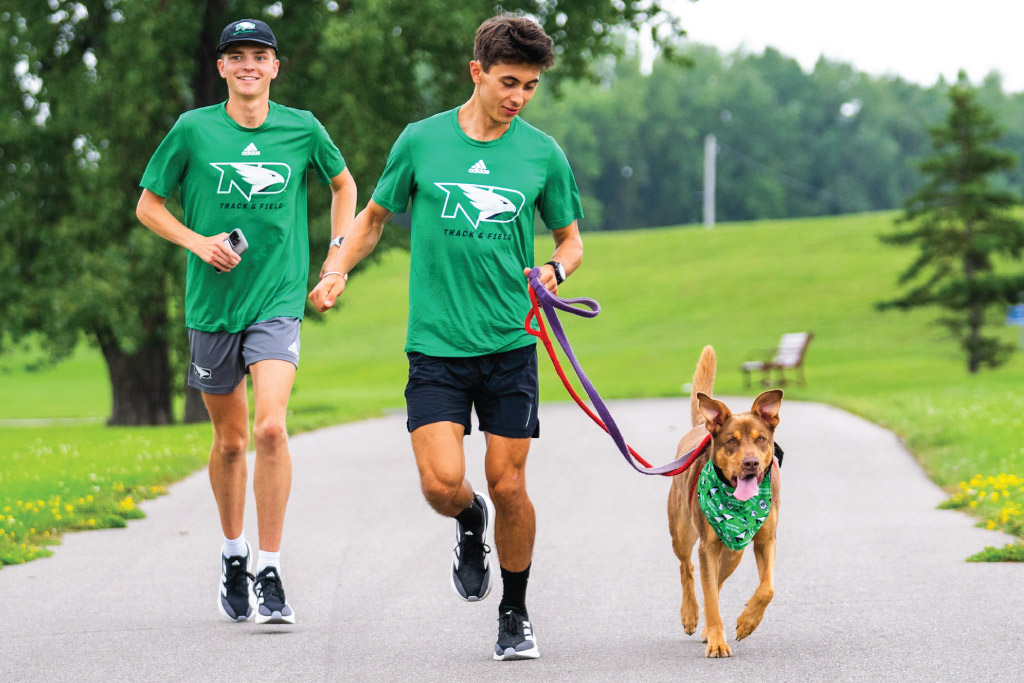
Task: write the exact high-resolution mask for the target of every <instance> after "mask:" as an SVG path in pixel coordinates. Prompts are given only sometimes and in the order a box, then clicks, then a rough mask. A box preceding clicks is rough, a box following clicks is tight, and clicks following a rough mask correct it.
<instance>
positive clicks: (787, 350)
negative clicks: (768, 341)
mask: <svg viewBox="0 0 1024 683" xmlns="http://www.w3.org/2000/svg"><path fill="white" fill-rule="evenodd" d="M813 338H814V334H813V333H811V332H790V333H789V334H784V335H782V338H781V339H779V346H778V348H776V349H769V350H767V351H766V352H765V353H764V357H765V360H751V361H747V362H745V363H744V364H743V365H742V366H740V369H741V370H742V371H743V375H744V386H747V387H749V386H750V374H751V373H753V372H757V371H758V370H760V371H761V372H763V373H764V377H763V378H762V379H761V384H762V385H764V386H766V387H770V386H771V385H772V384H775V385H777V386H780V387H781V386H785V384H786V374H785V371H786V370H796V371H797V372H798V373H799V375H800V376H799V382H800V384H804V355H805V354H806V353H807V347H808V345H809V344H810V343H811V339H813ZM769 356H771V360H767V358H768V357H769ZM772 370H775V371H776V373H777V375H778V378H777V379H775V380H774V381H773V380H772Z"/></svg>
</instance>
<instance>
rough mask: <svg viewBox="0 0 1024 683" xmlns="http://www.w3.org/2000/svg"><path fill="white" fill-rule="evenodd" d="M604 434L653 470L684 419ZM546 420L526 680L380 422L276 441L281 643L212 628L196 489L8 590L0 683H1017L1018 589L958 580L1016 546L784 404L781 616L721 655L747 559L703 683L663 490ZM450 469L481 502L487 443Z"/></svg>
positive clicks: (405, 448) (211, 576)
mask: <svg viewBox="0 0 1024 683" xmlns="http://www.w3.org/2000/svg"><path fill="white" fill-rule="evenodd" d="M726 400H727V402H728V403H729V404H730V405H731V406H733V407H734V408H737V407H738V408H739V409H747V408H748V407H749V405H747V404H748V403H749V399H744V400H739V399H726ZM611 408H612V411H613V414H614V415H615V416H616V419H617V421H618V423H619V426H620V427H621V428H622V430H623V432H624V434H625V435H626V436H627V439H628V440H629V441H630V443H632V444H633V445H634V446H635V447H636V448H637V450H638V451H639V452H640V453H641V454H642V455H643V456H644V457H645V458H647V459H648V460H651V461H655V462H657V463H662V462H666V461H668V460H670V459H671V458H672V457H673V456H674V448H675V444H676V442H677V440H678V439H679V437H680V436H681V435H682V434H683V433H684V432H685V431H686V430H687V428H688V424H687V421H688V416H689V408H688V403H687V400H685V399H679V400H641V401H628V402H613V403H612V404H611ZM541 410H542V412H541V421H542V435H543V436H542V438H541V439H540V440H538V441H536V442H535V444H534V448H533V451H532V452H531V456H530V463H529V466H528V470H527V475H528V482H529V490H530V493H531V497H532V498H533V501H534V503H535V505H536V508H537V515H538V532H537V544H536V551H535V556H534V564H533V572H532V574H533V575H532V578H531V581H530V590H529V596H528V605H529V609H530V615H531V618H532V620H533V622H534V625H535V628H536V633H537V638H538V643H539V646H540V649H541V653H542V656H541V658H540V659H539V660H535V661H523V662H495V661H493V660H492V659H491V651H492V650H491V648H492V647H493V644H494V639H495V635H496V632H497V623H496V617H497V605H498V600H499V597H500V586H498V587H496V589H495V591H494V592H493V593H492V594H491V596H490V597H489V598H488V599H487V600H485V601H483V602H481V603H472V604H471V603H464V602H462V601H460V600H458V599H457V598H456V597H455V594H454V593H453V592H452V589H451V587H450V585H449V579H448V572H449V567H450V561H451V559H450V558H451V549H452V546H453V545H454V535H455V534H454V522H452V521H450V520H447V519H444V518H441V517H439V516H437V515H436V514H434V513H433V512H431V511H430V509H429V508H428V507H427V505H426V503H425V502H424V501H423V500H422V497H421V496H420V493H419V488H418V482H417V478H416V471H415V469H416V468H415V466H414V464H413V460H412V453H411V448H410V445H409V439H408V435H407V434H406V432H405V428H404V426H405V425H404V415H397V414H396V415H393V416H389V417H385V418H381V419H376V420H369V421H365V422H359V423H355V424H349V425H343V426H338V427H332V428H329V429H324V430H321V431H317V432H313V433H308V434H302V435H299V436H296V437H293V438H292V440H291V448H292V454H293V458H294V465H295V477H294V484H293V489H292V498H291V503H290V506H289V512H288V522H287V527H286V534H285V542H284V547H283V555H282V565H283V566H282V576H283V578H284V585H285V588H286V589H287V592H288V596H289V601H290V602H291V604H292V606H293V607H294V608H295V611H296V615H297V620H298V623H297V624H296V625H295V626H258V625H256V624H254V623H230V622H228V621H227V620H225V619H224V618H223V617H221V616H220V614H219V613H218V611H217V609H216V606H215V602H214V601H215V599H216V593H217V588H218V577H219V561H218V554H219V549H220V533H219V528H218V526H217V522H216V519H217V517H216V508H215V506H214V502H213V496H212V494H211V493H210V491H209V483H208V481H207V478H206V473H205V472H199V473H196V474H195V475H193V476H191V477H189V478H188V479H186V480H184V481H182V482H180V483H178V484H176V485H174V486H172V487H170V493H169V495H167V496H164V497H162V498H160V499H157V500H153V501H149V502H146V503H145V504H144V505H143V508H144V510H145V512H146V514H147V517H146V519H144V520H138V521H133V522H131V523H130V524H129V525H128V527H127V528H126V529H111V530H103V531H94V532H88V533H75V534H69V535H67V536H66V537H65V538H64V543H63V545H62V546H60V547H58V548H57V549H56V551H57V552H56V555H55V556H54V557H52V558H48V559H43V560H37V561H35V562H31V563H28V564H26V565H21V566H12V567H5V568H4V569H3V570H2V571H0V605H2V608H0V609H2V612H0V613H2V615H3V617H2V619H0V681H19V682H27V681H47V682H51V681H128V680H130V681H224V680H267V681H278V680H281V681H283V680H289V681H449V680H459V681H492V680H493V681H498V680H501V681H545V682H547V681H615V682H618V681H729V682H730V683H734V682H735V681H833V680H844V681H890V680H891V681H953V680H1021V676H1022V674H1021V671H1022V670H1024V667H1022V665H1024V591H1022V586H1024V567H1022V566H1021V565H1019V564H983V563H967V562H965V561H964V559H965V558H966V557H967V556H968V555H970V554H972V553H974V552H977V551H978V550H981V549H982V548H983V547H985V546H986V545H1000V546H1001V545H1003V544H1005V543H1007V542H1010V541H1011V540H1012V539H1011V538H1010V537H1008V536H1005V535H1003V534H1000V533H997V532H991V531H986V530H983V529H979V528H976V527H975V526H974V520H972V519H971V518H969V517H968V516H966V515H964V514H961V513H959V512H955V511H949V510H938V509H936V505H937V504H938V503H939V502H941V501H942V500H943V499H944V497H945V496H944V494H943V492H942V491H941V490H940V489H939V488H937V487H936V486H935V485H934V484H932V483H931V482H930V481H929V480H928V479H927V478H926V477H925V476H924V474H923V473H922V472H921V470H920V468H919V467H918V466H917V464H916V463H915V462H914V461H913V459H912V458H911V456H910V455H909V454H908V453H907V452H906V450H905V449H904V448H903V447H902V445H901V444H900V442H899V441H898V439H896V438H895V437H894V436H893V435H892V434H891V433H889V432H886V431H885V430H883V429H880V428H878V427H876V426H874V425H872V424H870V423H868V422H866V421H864V420H862V419H860V418H857V417H854V416H852V415H850V414H848V413H845V412H843V411H840V410H837V409H835V408H832V407H829V406H824V405H820V404H812V403H797V402H785V403H784V404H783V409H782V423H781V425H780V427H779V432H778V434H777V438H778V440H779V442H780V443H781V444H782V445H783V446H784V447H785V449H786V457H785V462H784V465H783V467H782V500H781V504H782V509H781V521H780V526H779V541H778V559H777V564H776V584H775V599H774V601H773V602H772V603H771V605H770V606H769V607H768V610H767V612H766V614H765V618H764V620H763V621H762V623H761V625H760V627H759V628H758V629H757V631H755V632H754V634H753V635H751V636H750V637H749V638H747V639H746V640H743V641H740V642H738V643H737V642H735V641H734V635H735V623H736V617H737V616H738V615H739V613H740V611H741V610H742V607H743V605H744V603H745V602H746V599H747V598H748V597H749V596H750V595H751V593H752V592H753V590H754V586H755V584H756V573H757V572H756V566H755V563H754V561H753V558H752V553H751V552H749V551H748V552H747V553H746V556H745V557H744V561H743V563H742V564H741V565H740V567H739V569H738V570H737V571H736V573H735V574H734V575H733V577H732V578H730V579H729V581H728V582H727V583H726V584H725V587H724V589H723V591H722V616H723V619H724V621H725V623H726V629H727V634H728V635H729V641H730V644H731V646H732V649H733V656H732V657H731V658H730V659H724V660H709V659H706V658H705V657H704V645H703V644H701V642H700V639H699V635H694V636H687V635H686V634H685V633H684V632H683V629H682V626H681V625H680V622H679V604H680V595H681V594H680V586H679V574H678V563H677V561H676V558H675V556H674V555H673V553H672V550H671V545H670V540H669V534H668V527H667V522H666V514H665V501H666V496H667V492H668V487H669V481H668V480H667V479H665V478H663V477H645V476H641V475H639V474H636V473H634V472H633V471H632V470H631V469H630V468H628V467H627V466H626V465H625V463H624V462H622V459H621V456H619V455H618V452H617V451H616V450H615V449H614V447H613V445H612V443H611V441H610V439H608V437H607V436H606V435H604V433H603V432H601V431H600V430H598V429H597V428H596V427H595V426H594V425H593V424H592V423H591V422H590V421H589V420H588V419H587V418H586V416H584V415H583V414H582V413H581V412H580V411H579V410H578V409H577V408H576V407H575V406H574V405H572V404H545V405H543V406H542V409H541ZM466 445H467V453H468V461H469V476H470V479H471V481H473V482H474V483H475V484H476V485H477V486H478V487H479V488H483V487H484V479H483V474H482V457H481V456H482V452H483V439H482V437H481V436H480V435H479V434H476V433H474V434H473V435H472V436H470V437H468V438H467V440H466ZM251 457H252V456H251V455H250V458H251ZM249 505H250V507H249V508H248V510H249V513H248V515H247V519H246V534H247V536H248V538H249V539H251V540H252V541H253V542H255V539H256V525H255V522H256V519H255V514H254V512H253V511H254V507H253V504H252V501H251V500H250V502H249ZM698 590H699V583H698ZM701 619H702V623H703V604H701ZM698 634H699V630H698Z"/></svg>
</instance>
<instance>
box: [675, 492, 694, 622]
mask: <svg viewBox="0 0 1024 683" xmlns="http://www.w3.org/2000/svg"><path fill="white" fill-rule="evenodd" d="M684 490H685V487H684V486H680V485H679V483H678V482H677V481H673V482H672V488H671V489H670V490H669V495H668V527H669V532H671V534H672V550H673V551H675V554H676V557H677V558H678V559H679V582H680V583H681V584H682V586H683V604H682V606H681V607H680V608H679V618H680V620H681V621H682V622H683V630H684V631H686V635H693V632H694V631H696V630H697V622H698V620H699V616H700V610H699V608H698V607H697V590H696V586H695V585H694V577H693V544H694V543H696V542H697V529H696V528H695V527H694V526H693V520H692V519H691V517H690V515H689V513H688V511H687V509H686V507H685V505H686V497H685V496H686V494H685V493H684Z"/></svg>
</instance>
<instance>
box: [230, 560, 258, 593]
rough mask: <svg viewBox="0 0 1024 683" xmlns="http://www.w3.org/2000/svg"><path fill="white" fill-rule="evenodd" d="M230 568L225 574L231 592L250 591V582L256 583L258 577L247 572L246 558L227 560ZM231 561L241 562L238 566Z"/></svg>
mask: <svg viewBox="0 0 1024 683" xmlns="http://www.w3.org/2000/svg"><path fill="white" fill-rule="evenodd" d="M227 559H228V562H227V565H228V568H227V571H225V572H224V583H225V584H226V585H227V587H228V589H229V590H232V591H238V592H248V591H249V583H248V582H249V581H255V580H256V577H255V576H253V575H252V574H250V573H249V572H247V571H246V570H245V557H229V558H227ZM231 560H240V562H239V563H238V565H237V566H235V565H232V564H231Z"/></svg>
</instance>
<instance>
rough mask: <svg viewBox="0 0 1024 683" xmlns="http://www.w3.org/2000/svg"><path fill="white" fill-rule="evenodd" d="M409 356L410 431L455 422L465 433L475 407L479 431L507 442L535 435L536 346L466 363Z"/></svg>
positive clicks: (472, 358) (537, 431)
mask: <svg viewBox="0 0 1024 683" xmlns="http://www.w3.org/2000/svg"><path fill="white" fill-rule="evenodd" d="M408 356H409V382H408V384H406V386H405V403H406V408H407V410H408V413H409V420H408V422H407V427H408V428H409V431H410V432H412V431H414V430H416V429H417V428H419V427H422V426H423V425H427V424H431V423H434V422H455V423H456V424H461V425H462V426H463V427H465V428H466V434H469V433H470V432H471V431H472V430H471V428H470V412H471V411H472V409H473V408H474V407H475V408H476V416H477V419H478V420H479V423H480V429H481V431H484V432H487V433H488V434H494V435H495V436H504V437H507V438H510V439H527V438H530V437H533V438H537V437H538V436H540V421H539V420H538V419H537V401H538V398H537V394H538V391H537V346H536V345H535V344H530V345H529V346H524V347H521V348H518V349H512V350H511V351H502V352H500V353H491V354H487V355H485V356H470V357H467V358H442V357H437V356H427V355H424V354H422V353H416V352H410V353H409V354H408Z"/></svg>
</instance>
